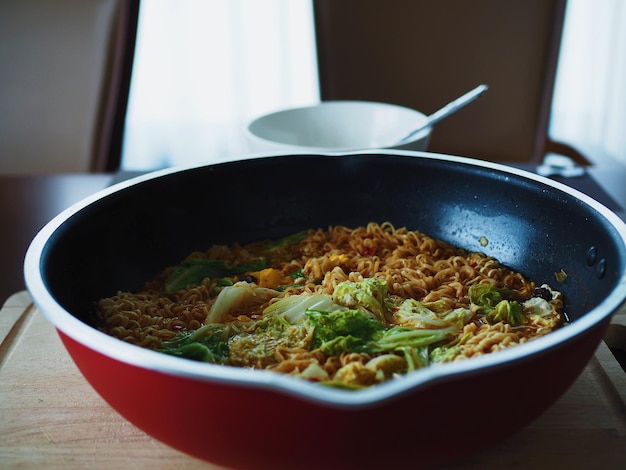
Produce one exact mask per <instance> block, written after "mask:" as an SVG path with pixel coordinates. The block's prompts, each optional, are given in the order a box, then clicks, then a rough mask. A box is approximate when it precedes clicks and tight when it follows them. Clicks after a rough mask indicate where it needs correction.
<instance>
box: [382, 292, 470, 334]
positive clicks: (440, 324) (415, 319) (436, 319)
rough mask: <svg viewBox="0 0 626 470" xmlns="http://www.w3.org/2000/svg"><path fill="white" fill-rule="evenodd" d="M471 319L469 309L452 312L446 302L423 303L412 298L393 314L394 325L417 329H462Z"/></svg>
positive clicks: (400, 305)
mask: <svg viewBox="0 0 626 470" xmlns="http://www.w3.org/2000/svg"><path fill="white" fill-rule="evenodd" d="M427 305H428V306H429V307H431V308H434V309H436V310H431V308H429V307H427ZM471 318H472V313H471V311H470V310H469V309H467V308H457V309H452V310H450V309H449V308H448V307H447V305H446V304H445V302H437V303H434V302H430V303H423V302H420V301H418V300H415V299H412V298H409V299H404V300H403V301H402V302H401V303H400V304H399V305H398V307H397V308H395V309H394V312H393V320H394V323H396V324H399V325H402V326H408V327H411V328H415V329H420V328H426V329H430V328H447V327H450V326H452V325H456V326H458V327H461V326H463V325H465V324H466V323H467V322H469V321H470V320H471Z"/></svg>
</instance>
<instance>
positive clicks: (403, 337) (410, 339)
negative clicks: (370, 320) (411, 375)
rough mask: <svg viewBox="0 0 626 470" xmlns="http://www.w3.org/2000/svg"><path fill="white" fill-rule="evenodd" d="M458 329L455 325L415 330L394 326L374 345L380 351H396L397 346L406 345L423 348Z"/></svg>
mask: <svg viewBox="0 0 626 470" xmlns="http://www.w3.org/2000/svg"><path fill="white" fill-rule="evenodd" d="M456 331H457V328H455V327H449V328H440V329H429V330H414V329H412V328H405V327H402V326H394V327H392V328H389V329H388V330H387V331H385V333H384V334H383V335H382V337H381V338H379V339H377V340H376V341H375V342H374V344H373V346H374V347H375V348H376V349H377V350H378V351H394V350H396V349H397V348H401V347H406V346H409V347H413V348H421V347H423V346H429V345H431V344H434V343H438V342H440V341H444V340H445V339H446V338H448V337H449V336H450V335H451V334H455V333H456Z"/></svg>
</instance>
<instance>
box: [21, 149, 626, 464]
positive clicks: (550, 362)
mask: <svg viewBox="0 0 626 470" xmlns="http://www.w3.org/2000/svg"><path fill="white" fill-rule="evenodd" d="M371 221H374V222H384V221H390V222H391V223H393V224H394V226H396V227H407V228H409V229H414V230H419V231H421V232H424V233H426V234H428V235H431V236H433V237H435V238H440V239H442V240H445V241H447V242H449V243H452V244H454V245H457V246H460V247H462V248H465V249H466V250H468V251H480V252H483V253H485V254H487V255H489V256H493V257H494V258H496V259H498V260H499V261H500V262H502V263H503V264H505V265H507V266H508V267H510V268H512V269H514V270H516V271H519V272H521V273H522V274H524V275H526V276H528V277H529V278H531V279H533V280H534V281H536V283H537V285H541V284H542V283H548V284H549V285H551V286H553V287H554V288H556V289H557V290H560V291H561V292H562V293H563V294H564V298H565V305H566V313H567V315H568V317H569V318H570V320H571V324H569V325H567V326H566V327H564V328H562V329H560V330H558V331H556V332H553V333H551V334H549V335H547V336H545V337H543V338H539V339H537V340H534V341H531V342H529V343H527V344H525V345H521V346H519V347H515V348H510V349H508V350H505V351H501V352H498V353H494V354H490V355H486V356H483V357H480V358H473V359H471V360H467V361H457V362H455V363H451V364H443V365H440V366H436V367H430V368H426V369H422V370H420V371H416V372H414V373H412V374H409V375H407V376H406V377H403V378H402V379H398V380H394V381H391V382H388V383H385V384H382V385H380V386H376V387H371V388H368V389H366V390H362V391H356V392H355V391H345V390H337V389H332V388H327V387H323V386H320V385H316V384H311V383H308V382H306V381H304V380H301V379H296V378H292V377H288V376H284V375H282V374H277V373H272V372H267V371H252V370H244V369H237V368H230V367H224V366H216V365H208V364H199V363H195V362H193V361H188V360H185V359H180V358H175V357H170V356H165V355H162V354H159V353H156V352H153V351H148V350H144V349H142V348H139V347H136V346H133V345H130V344H126V343H124V342H121V341H119V340H116V339H114V338H111V337H109V336H107V335H105V334H103V333H101V332H99V331H97V329H96V328H94V327H93V323H92V320H91V315H92V307H93V304H94V301H96V300H97V299H99V298H102V297H107V296H110V295H113V294H115V293H116V292H117V291H118V290H134V289H138V288H140V287H141V286H142V285H143V283H144V282H145V281H146V280H148V279H151V278H154V277H156V276H157V275H158V274H159V273H160V272H161V270H162V269H163V268H165V267H167V266H169V265H174V264H177V263H178V262H179V261H180V260H181V259H182V258H184V257H185V256H186V255H187V254H189V253H190V252H192V251H194V250H204V249H206V248H208V247H209V246H210V245H212V244H215V243H219V244H230V243H232V242H235V241H237V242H240V243H246V242H250V241H254V240H258V239H263V238H274V237H280V236H283V235H287V234H290V233H294V232H297V231H300V230H303V229H307V228H318V227H322V228H326V227H328V226H329V225H335V224H341V225H346V226H353V227H356V226H359V225H365V224H367V223H368V222H371ZM24 269H25V277H26V284H27V287H28V289H29V291H30V293H31V295H32V297H33V299H34V301H35V303H36V305H37V306H38V308H39V309H40V310H41V311H42V312H43V314H44V315H45V316H46V317H47V318H48V319H49V320H50V321H51V322H52V323H54V325H55V326H56V328H57V330H58V331H59V333H60V335H61V338H62V340H63V342H64V344H65V345H66V347H67V349H68V351H69V353H70V354H71V355H72V357H73V359H74V361H75V362H76V364H77V365H78V367H79V368H80V370H81V371H82V373H83V374H84V375H85V377H86V378H87V380H88V381H89V382H90V383H91V384H92V385H93V387H94V388H95V389H96V390H97V391H98V392H99V393H100V394H101V395H102V396H103V397H104V399H105V400H107V401H108V402H109V403H110V404H111V406H112V407H113V408H115V409H116V410H117V411H118V412H119V413H121V414H122V415H123V416H125V417H126V418H127V419H128V420H130V421H131V422H132V423H134V424H135V425H137V426H138V427H139V428H141V429H143V430H145V431H146V432H147V433H149V434H151V435H153V436H154V437H156V438H157V439H160V440H162V441H163V442H165V443H167V444H169V445H171V446H173V447H175V448H177V449H179V450H182V451H184V452H187V453H189V454H191V455H194V456H196V457H199V458H202V459H205V460H208V461H211V462H214V463H217V464H220V465H224V466H228V467H233V468H296V467H297V468H320V467H324V468H333V467H337V468H350V467H354V468H363V467H367V468H370V467H383V466H384V467H386V468H393V467H395V468H398V467H411V468H427V467H431V466H434V465H441V464H443V463H446V462H450V461H453V460H454V459H457V458H460V457H463V456H467V455H468V454H470V453H472V452H475V451H478V450H480V449H482V448H484V447H486V446H489V445H492V444H493V443H494V442H497V441H498V440H500V439H503V438H505V437H507V436H510V435H511V434H513V433H514V432H516V431H517V430H519V429H520V428H522V427H523V426H525V425H527V424H528V423H530V422H531V421H532V420H534V419H535V418H536V417H538V416H539V415H540V414H541V413H542V412H543V411H545V410H546V409H547V408H548V407H549V406H550V405H551V404H552V403H554V401H556V400H557V399H558V397H559V396H560V395H561V394H562V393H563V392H564V391H565V390H566V389H567V388H568V387H569V386H570V385H571V384H572V383H573V381H574V380H575V379H576V377H577V376H578V375H579V374H580V373H581V372H582V370H583V368H584V367H585V365H586V363H587V362H588V361H589V359H590V358H591V356H592V354H593V352H594V350H595V348H596V347H597V345H598V344H599V342H600V340H601V338H602V336H603V334H604V331H605V329H606V327H607V325H608V322H609V320H610V316H611V314H612V313H613V312H614V311H615V310H616V309H617V308H618V307H619V306H620V304H621V303H622V302H623V301H624V299H625V298H626V227H625V225H624V223H623V222H621V221H620V220H619V218H618V217H617V216H616V215H615V214H613V213H612V212H611V211H609V210H608V209H607V208H605V207H604V206H602V205H601V204H599V203H597V202H596V201H594V200H593V199H591V198H589V197H587V196H585V195H583V194H582V193H579V192H577V191H575V190H573V189H571V188H568V187H567V186H565V185H562V184H560V183H557V182H554V181H551V180H549V179H546V178H543V177H540V176H537V175H534V174H531V173H528V172H525V171H522V170H517V169H514V168H511V167H506V166H503V165H498V164H494V163H488V162H484V161H478V160H472V159H468V158H463V157H453V156H446V155H436V154H429V153H420V152H408V151H368V152H358V153H349V154H325V155H321V154H319V155H307V154H294V155H268V156H264V157H258V158H250V159H244V160H239V161H231V162H225V163H220V164H212V165H205V166H196V167H189V168H176V169H168V170H163V171H160V172H155V173H151V174H149V175H145V176H141V177H138V178H134V179H132V180H129V181H126V182H123V183H120V184H118V185H115V186H113V187H111V188H108V189H106V190H104V191H102V192H100V193H97V194H95V195H93V196H92V197H89V198H87V199H85V200H84V201H81V202H80V203H78V204H77V205H75V206H73V207H72V208H70V209H68V210H67V211H65V212H63V213H62V214H60V215H59V216H58V217H56V218H55V219H54V220H52V221H51V222H50V223H49V224H48V225H47V226H46V227H45V228H44V229H43V230H42V231H41V232H40V233H39V234H38V235H37V237H36V238H35V239H34V240H33V242H32V244H31V246H30V248H29V251H28V253H27V256H26V260H25V268H24ZM557 273H559V274H558V275H557Z"/></svg>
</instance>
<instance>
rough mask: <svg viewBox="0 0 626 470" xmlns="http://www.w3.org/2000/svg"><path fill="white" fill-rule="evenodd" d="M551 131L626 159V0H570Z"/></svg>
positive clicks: (556, 135) (557, 136)
mask: <svg viewBox="0 0 626 470" xmlns="http://www.w3.org/2000/svg"><path fill="white" fill-rule="evenodd" d="M551 135H552V136H553V137H554V138H555V139H557V140H561V141H564V142H568V143H572V144H574V145H575V146H576V145H580V146H581V148H589V149H597V150H599V151H600V153H601V154H605V155H608V156H609V157H612V158H614V159H616V160H619V161H621V162H623V163H626V2H625V1H624V0H569V1H568V7H567V12H566V22H565V28H564V32H563V47H562V50H561V55H560V60H559V66H558V71H557V82H556V89H555V96H554V103H553V109H552V124H551ZM590 156H591V157H593V155H590Z"/></svg>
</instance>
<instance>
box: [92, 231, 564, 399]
mask: <svg viewBox="0 0 626 470" xmlns="http://www.w3.org/2000/svg"><path fill="white" fill-rule="evenodd" d="M407 299H408V300H407ZM97 316H98V318H99V320H100V328H101V329H102V330H103V331H105V332H107V333H108V334H110V335H112V336H114V337H116V338H119V339H121V340H123V341H127V342H130V343H133V344H137V345H139V346H142V347H145V348H150V349H155V350H159V351H162V352H164V353H168V354H173V355H177V356H181V357H187V358H189V359H195V360H203V361H207V362H213V363H217V364H223V365H229V366H238V367H252V368H259V369H270V370H274V371H277V372H280V373H285V374H292V375H296V376H300V377H302V378H304V379H307V380H311V381H318V382H323V383H328V384H335V385H339V386H346V387H359V386H369V385H373V384H376V383H380V382H383V381H386V380H389V379H391V378H393V377H397V376H400V375H403V374H405V373H407V372H410V371H411V370H415V369H418V368H420V367H426V366H432V365H434V364H437V363H441V362H448V361H454V360H462V359H467V358H471V357H474V356H479V355H482V354H487V353H491V352H494V351H498V350H501V349H504V348H509V347H512V346H516V345H519V344H522V343H524V342H527V341H529V340H531V339H533V338H536V337H538V336H542V335H545V334H547V333H549V332H550V331H552V330H554V329H555V328H558V327H560V326H561V325H562V324H563V322H564V320H563V319H564V314H563V305H562V297H561V295H560V293H558V292H556V291H554V290H552V289H551V288H550V287H548V286H545V285H544V286H541V287H537V286H535V284H534V283H533V282H532V281H530V280H528V279H525V278H524V277H523V276H522V275H521V274H519V273H516V272H513V271H511V270H510V269H508V268H506V267H504V266H502V265H500V264H499V263H498V261H496V260H495V259H493V258H491V257H488V256H486V255H484V254H480V253H468V252H465V251H464V250H462V249H458V248H455V247H454V246H451V245H449V244H447V243H444V242H442V241H439V240H435V239H433V238H431V237H429V236H427V235H425V234H422V233H420V232H417V231H411V230H407V229H406V228H395V227H394V226H392V225H391V224H389V223H383V224H377V223H370V224H368V225H367V226H366V227H359V228H355V229H351V228H347V227H343V226H334V227H330V228H328V229H327V230H324V229H317V230H313V229H311V230H309V231H308V232H303V233H301V234H294V235H293V236H290V237H286V238H285V239H281V240H278V241H259V242H254V243H251V244H248V245H239V244H236V243H235V244H233V245H232V246H213V247H211V248H209V249H208V250H207V251H206V252H196V253H192V254H190V255H189V257H188V258H187V259H186V260H184V261H183V262H182V263H181V265H179V266H175V267H170V268H168V269H166V270H165V271H164V272H163V274H162V275H161V277H160V278H159V279H156V280H153V281H150V282H148V283H147V284H146V286H145V289H143V290H142V291H141V292H136V293H130V292H119V293H118V294H117V295H115V296H113V297H110V298H105V299H101V300H100V301H99V302H98V307H97Z"/></svg>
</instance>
